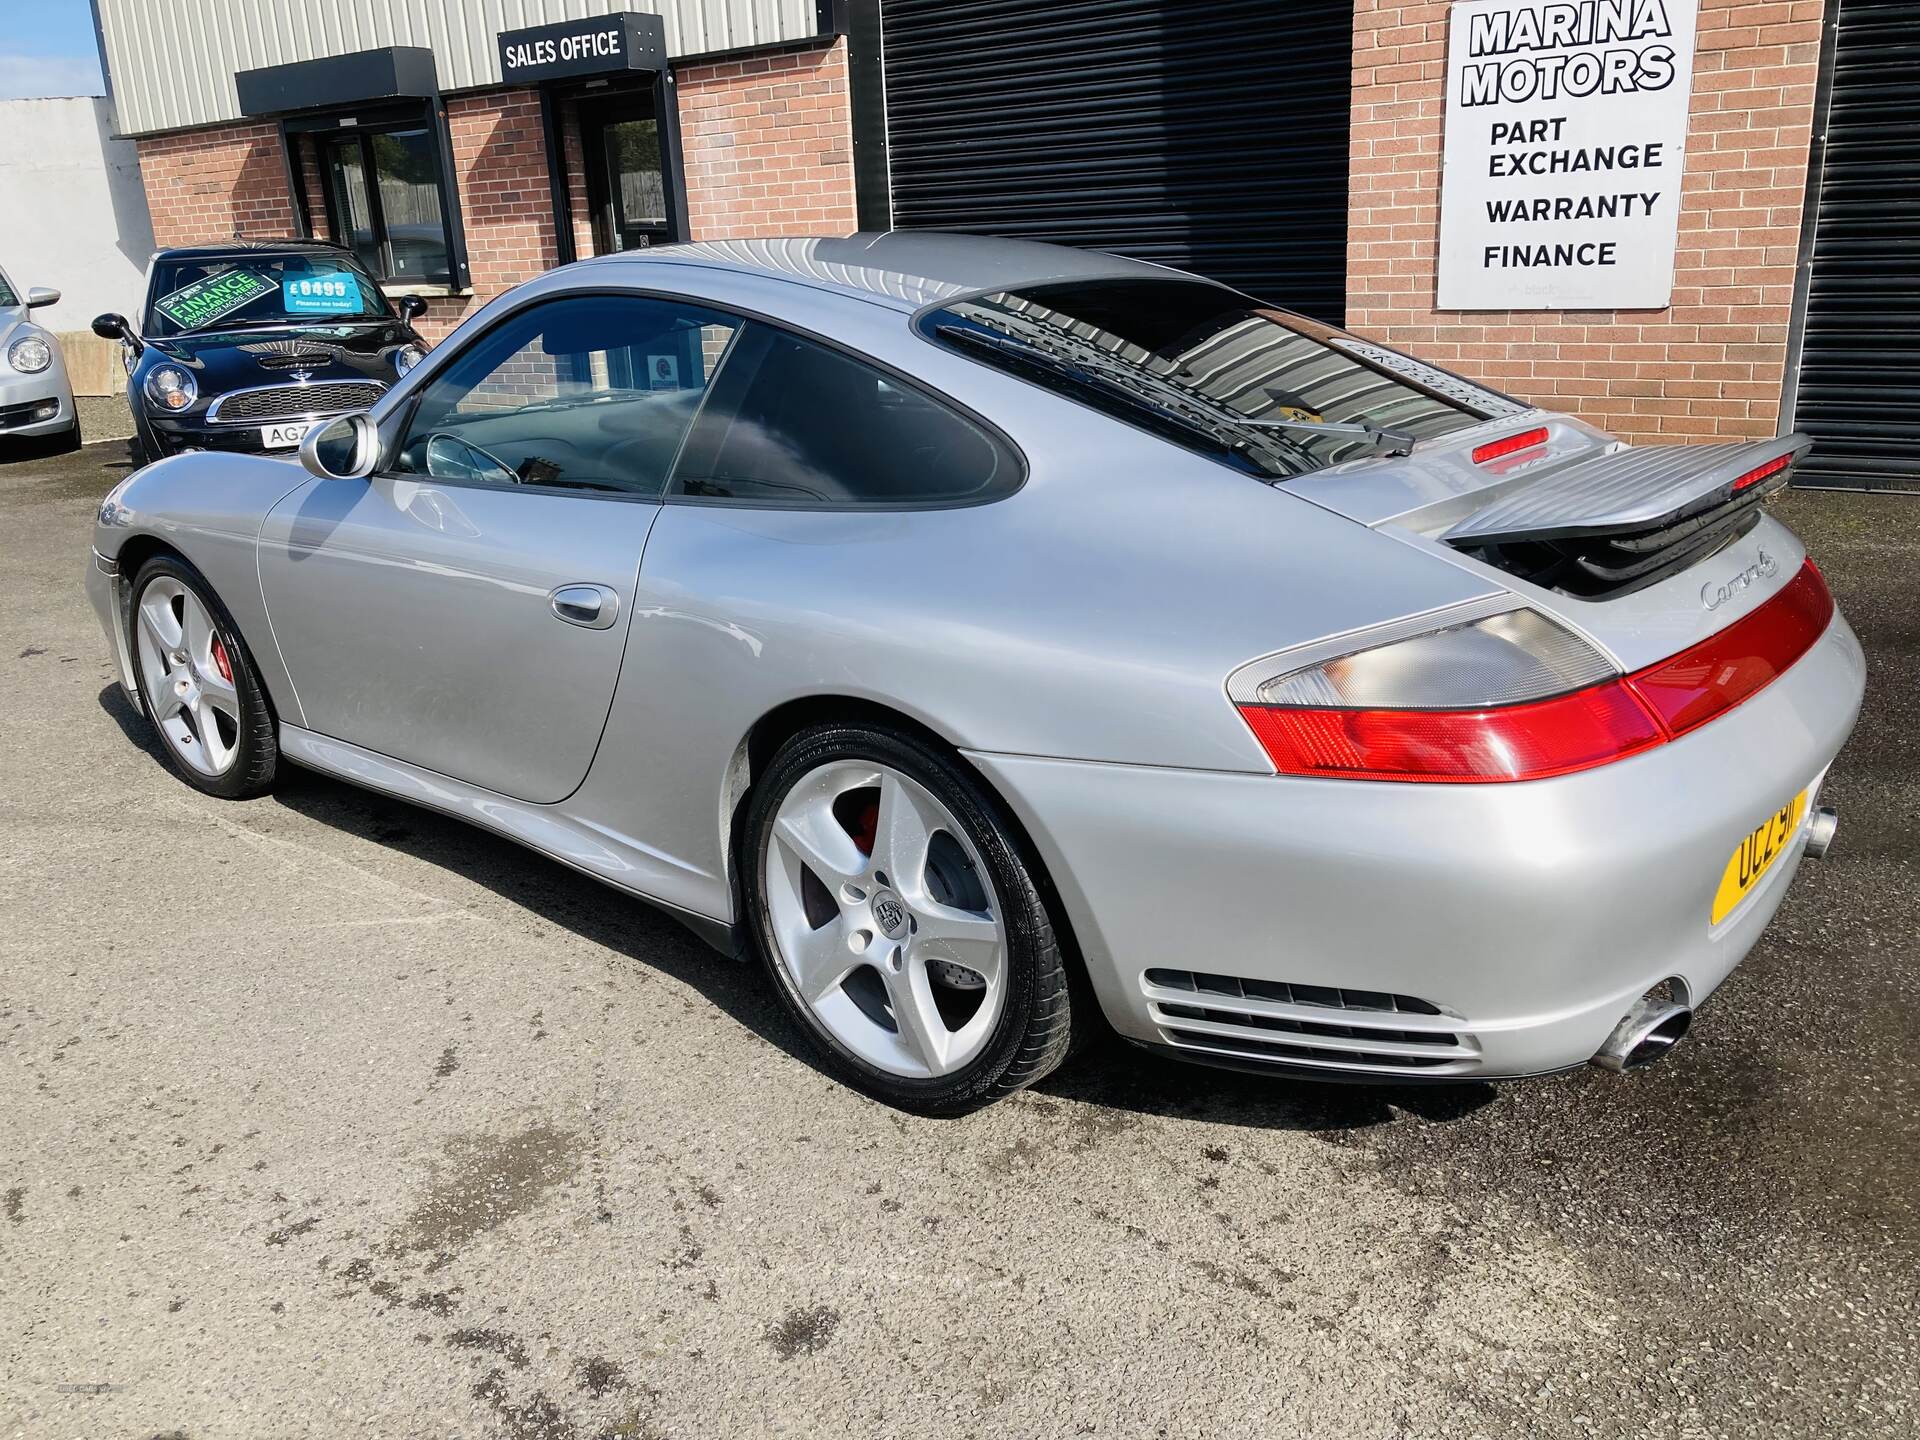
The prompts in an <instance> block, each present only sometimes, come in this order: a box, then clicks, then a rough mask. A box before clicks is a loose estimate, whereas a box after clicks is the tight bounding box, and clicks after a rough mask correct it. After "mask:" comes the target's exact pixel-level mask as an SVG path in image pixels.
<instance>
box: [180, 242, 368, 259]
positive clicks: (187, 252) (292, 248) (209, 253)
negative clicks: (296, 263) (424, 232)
mask: <svg viewBox="0 0 1920 1440" xmlns="http://www.w3.org/2000/svg"><path fill="white" fill-rule="evenodd" d="M263 252H264V253H267V254H274V255H283V254H290V253H293V254H316V255H347V254H351V253H352V252H351V251H349V250H348V249H347V247H346V246H344V245H335V244H333V243H332V242H330V241H327V240H293V239H288V240H221V241H217V242H212V243H209V244H206V245H174V246H170V247H169V248H167V249H165V250H156V251H154V252H153V258H154V259H156V260H218V259H220V258H221V257H222V256H226V255H246V254H250V253H252V254H257V253H263Z"/></svg>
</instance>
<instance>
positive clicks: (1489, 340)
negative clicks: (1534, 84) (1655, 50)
mask: <svg viewBox="0 0 1920 1440" xmlns="http://www.w3.org/2000/svg"><path fill="white" fill-rule="evenodd" d="M1447 8H1448V7H1447V5H1446V3H1445V0H1413V3H1408V0H1357V3H1356V5H1355V8H1354V49H1353V115H1352V119H1353V131H1352V137H1351V141H1352V180H1351V184H1350V189H1349V215H1348V232H1347V324H1348V326H1349V327H1350V328H1351V329H1353V330H1356V331H1358V332H1359V333H1361V334H1363V335H1371V336H1375V337H1377V338H1379V339H1382V340H1385V341H1388V342H1390V343H1392V344H1395V345H1399V346H1402V347H1404V348H1406V349H1409V350H1412V351H1413V352H1414V353H1416V354H1418V355H1421V356H1424V357H1426V358H1430V359H1432V360H1434V361H1436V362H1438V363H1440V364H1445V365H1450V366H1451V367H1453V368H1455V369H1458V370H1460V371H1462V372H1463V373H1465V374H1468V375H1472V376H1476V377H1478V378H1480V379H1483V380H1486V381H1488V382H1489V383H1491V384H1494V385H1496V386H1498V387H1499V388H1501V389H1503V390H1507V391H1509V392H1511V393H1513V394H1516V395H1519V396H1522V397H1524V398H1526V399H1529V400H1535V401H1538V402H1540V403H1542V404H1545V405H1550V406H1552V407H1554V408H1556V409H1565V410H1571V411H1573V412H1575V413H1577V414H1579V415H1581V416H1582V417H1584V418H1585V419H1587V420H1590V421H1592V422H1594V423H1595V424H1598V425H1602V426H1605V427H1606V428H1607V429H1609V430H1613V431H1615V432H1617V433H1619V434H1620V435H1622V436H1623V437H1625V438H1627V439H1631V440H1649V439H1654V438H1656V437H1658V438H1667V439H1686V438H1694V437H1708V436H1719V437H1726V438H1733V437H1737V436H1764V435H1771V434H1773V433H1774V431H1775V428H1776V426H1777V423H1778V419H1779V409H1780V389H1781V382H1782V379H1783V375H1784V370H1785V362H1786V341H1787V326H1788V320H1789V316H1790V313H1791V309H1792V302H1793V279H1794V263H1795V259H1796V254H1797V245H1798V240H1799V229H1800V207H1801V202H1802V195H1803V187H1804V185H1805V181H1806V170H1807V145H1808V138H1809V133H1810V130H1811V126H1812V120H1813V90H1814V80H1815V72H1816V70H1817V68H1818V64H1819V50H1820V18H1821V0H1779V3H1771V0H1770V3H1753V0H1701V3H1700V14H1699V35H1698V48H1697V52H1696V59H1695V63H1694V78H1693V102H1692V108H1691V111H1690V115H1689V123H1688V127H1687V159H1686V178H1685V182H1684V184H1683V186H1682V189H1681V208H1680V237H1679V246H1678V249H1677V251H1676V254H1675V261H1674V289H1673V303H1672V305H1671V306H1670V308H1668V309H1666V310H1638V311H1556V312H1541V311H1524V312H1523V311H1513V312H1487V311H1473V312H1470V313H1462V312H1458V311H1454V312H1440V311H1436V310H1435V309H1434V308H1433V300H1434V269H1435V257H1436V253H1437V250H1438V244H1439V240H1438V236H1439V224H1440V140H1441V126H1442V112H1443V109H1444V97H1445V87H1446V40H1447Z"/></svg>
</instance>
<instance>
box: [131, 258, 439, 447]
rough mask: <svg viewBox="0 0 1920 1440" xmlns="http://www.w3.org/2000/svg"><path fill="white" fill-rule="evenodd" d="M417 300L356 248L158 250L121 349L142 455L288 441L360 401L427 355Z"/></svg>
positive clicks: (294, 443)
mask: <svg viewBox="0 0 1920 1440" xmlns="http://www.w3.org/2000/svg"><path fill="white" fill-rule="evenodd" d="M425 309H426V302H425V301H423V300H420V299H419V298H417V297H415V296H408V297H406V298H404V299H402V300H400V301H399V302H398V304H397V307H396V305H395V304H394V303H392V302H389V301H388V299H387V297H386V296H385V295H383V294H382V293H381V291H380V287H379V285H378V284H377V283H375V281H374V279H373V277H372V276H371V275H369V274H368V273H367V271H366V270H365V268H364V267H362V265H361V264H360V262H359V261H358V260H357V259H355V258H354V255H353V253H352V252H351V251H349V250H345V249H342V248H341V247H340V246H337V245H327V244H323V243H321V242H320V241H316V240H269V241H260V240H251V241H232V242H229V243H227V244H223V245H196V246H191V247H188V248H184V249H176V250H162V251H160V252H159V253H158V254H157V255H155V256H154V257H153V263H152V265H151V266H150V267H149V269H148V272H147V301H146V306H145V309H144V311H143V313H142V316H141V320H140V324H139V325H138V326H137V327H136V326H135V325H133V324H132V323H131V322H130V321H128V319H127V318H126V317H125V316H124V315H102V316H99V317H98V318H97V319H95V320H94V322H93V333H94V334H96V335H102V336H105V337H106V338H107V339H110V340H118V341H120V342H121V343H122V345H123V346H124V347H125V353H126V362H127V404H128V405H129V406H130V407H131V408H132V410H133V428H134V442H133V443H134V460H135V462H136V463H138V464H146V463H147V462H149V461H153V460H158V459H161V458H163V457H164V456H167V455H174V454H178V453H179V452H180V451H182V450H244V451H252V452H261V451H272V450H284V451H287V452H288V453H289V454H291V453H292V452H293V451H294V449H295V448H296V447H298V445H299V444H300V437H301V436H303V435H304V434H306V432H307V427H308V426H310V425H312V424H313V423H314V422H315V421H316V420H323V419H325V418H327V417H328V416H332V415H341V414H345V413H346V412H348V411H350V410H364V409H366V407H367V406H369V405H371V404H372V403H373V402H374V401H375V400H377V399H379V398H380V396H381V394H382V393H384V392H385V390H386V389H387V387H388V386H389V385H391V384H392V383H393V382H394V381H395V380H397V379H398V378H399V377H400V376H402V375H404V374H406V372H407V371H408V370H409V369H411V368H412V366H413V364H414V362H415V361H417V360H418V359H420V357H421V355H422V354H423V353H424V348H425V347H424V346H423V344H422V342H421V339H420V336H419V335H418V334H417V333H416V332H415V331H414V328H413V325H412V323H411V322H412V321H413V320H414V319H416V318H417V317H418V316H419V315H420V314H421V312H423V311H424V310H425Z"/></svg>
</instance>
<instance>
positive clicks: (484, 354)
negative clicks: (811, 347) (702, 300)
mask: <svg viewBox="0 0 1920 1440" xmlns="http://www.w3.org/2000/svg"><path fill="white" fill-rule="evenodd" d="M739 327H740V322H739V321H737V320H735V319H733V318H731V317H729V316H726V315H721V314H719V313H717V312H715V311H710V310H705V309H702V308H700V307H698V306H694V305H684V304H680V303H678V302H674V301H666V300H651V299H645V298H642V297H640V296H607V295H580V296H573V297H570V298H567V299H562V300H553V301H550V302H548V303H547V304H544V305H537V306H534V307H533V308H531V309H529V310H525V311H522V312H521V313H520V314H518V315H515V316H513V317H512V318H511V319H509V320H506V321H505V322H503V323H502V324H500V325H499V326H497V327H495V328H494V329H493V330H490V331H488V332H487V333H486V334H484V335H483V336H481V337H480V338H479V339H478V340H476V341H475V342H474V343H473V344H472V346H471V347H470V348H469V349H468V350H467V351H466V352H465V353H464V354H462V355H459V356H457V357H455V358H454V359H453V361H452V362H451V363H449V364H448V365H447V366H446V368H445V369H443V370H442V371H440V373H439V374H437V375H435V376H434V377H433V379H432V380H430V381H428V382H427V384H426V386H425V387H424V388H423V390H422V391H421V395H420V399H419V402H418V404H417V405H416V406H415V407H414V411H413V416H412V418H411V419H410V420H409V422H408V425H407V436H406V439H405V441H404V442H403V443H402V444H401V447H400V451H399V454H398V456H397V457H396V459H395V461H394V463H393V469H394V470H395V471H397V472H398V473H401V474H408V475H430V476H432V477H433V478H434V479H436V480H444V481H447V482H449V483H453V484H462V485H546V486H557V487H560V488H563V489H575V490H588V491H609V492H616V493H620V494H627V495H644V496H657V495H659V494H660V493H661V492H662V490H664V489H665V487H666V483H667V471H668V468H669V467H670V466H671V465H672V464H673V457H674V456H675V454H677V453H678V452H679V449H680V442H681V440H682V438H683V437H684V436H685V435H686V432H687V427H688V426H689V425H690V424H691V423H692V421H693V417H694V414H695V412H696V411H697V410H698V409H699V408H700V401H701V397H702V396H704V395H705V394H706V389H707V382H708V380H709V379H710V378H711V377H712V376H713V375H714V374H715V372H716V371H717V370H718V368H719V365H720V361H721V358H722V357H723V356H724V355H725V354H726V353H727V349H728V346H729V345H730V343H731V342H732V340H733V337H734V333H735V331H737V330H738V329H739Z"/></svg>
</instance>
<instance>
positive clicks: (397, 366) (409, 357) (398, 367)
mask: <svg viewBox="0 0 1920 1440" xmlns="http://www.w3.org/2000/svg"><path fill="white" fill-rule="evenodd" d="M426 358H427V352H426V351H424V350H422V349H421V348H420V347H419V346H418V345H402V346H401V347H400V348H399V349H398V350H396V351H394V352H393V373H394V374H396V375H404V374H406V373H407V372H408V371H409V370H411V369H413V367H414V366H416V365H418V364H419V363H420V362H421V361H422V360H424V359H426Z"/></svg>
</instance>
